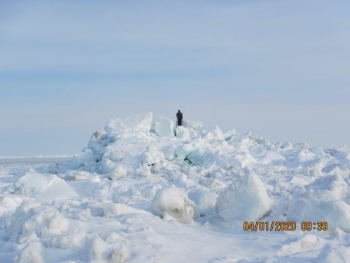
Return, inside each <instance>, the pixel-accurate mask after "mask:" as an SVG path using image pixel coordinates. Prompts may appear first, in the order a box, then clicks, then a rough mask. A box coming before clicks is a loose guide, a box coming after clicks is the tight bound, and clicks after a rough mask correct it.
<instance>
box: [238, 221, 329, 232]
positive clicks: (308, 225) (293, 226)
mask: <svg viewBox="0 0 350 263" xmlns="http://www.w3.org/2000/svg"><path fill="white" fill-rule="evenodd" d="M300 229H301V231H311V230H317V231H327V229H328V223H327V222H326V221H318V222H311V221H302V222H301V223H300ZM243 230H244V231H296V230H297V223H296V222H295V221H276V222H275V221H272V222H264V221H258V222H253V221H251V222H247V221H245V222H244V223H243Z"/></svg>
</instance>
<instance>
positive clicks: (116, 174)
mask: <svg viewBox="0 0 350 263" xmlns="http://www.w3.org/2000/svg"><path fill="white" fill-rule="evenodd" d="M126 174H127V173H126V170H125V168H124V166H123V165H121V164H117V165H116V166H115V167H114V168H113V170H112V171H111V172H110V174H109V178H111V179H113V180H118V179H120V178H123V177H125V176H126Z"/></svg>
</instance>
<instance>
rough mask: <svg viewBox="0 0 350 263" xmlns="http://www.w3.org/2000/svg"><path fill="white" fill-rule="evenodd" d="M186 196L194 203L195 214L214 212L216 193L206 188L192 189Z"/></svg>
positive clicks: (201, 214) (202, 214)
mask: <svg viewBox="0 0 350 263" xmlns="http://www.w3.org/2000/svg"><path fill="white" fill-rule="evenodd" d="M188 197H189V198H190V199H191V200H192V201H193V202H194V203H195V205H196V208H197V216H205V215H208V214H211V213H213V212H215V205H216V199H217V198H218V195H217V194H215V193H212V192H210V191H207V190H194V191H192V192H191V193H190V194H189V195H188Z"/></svg>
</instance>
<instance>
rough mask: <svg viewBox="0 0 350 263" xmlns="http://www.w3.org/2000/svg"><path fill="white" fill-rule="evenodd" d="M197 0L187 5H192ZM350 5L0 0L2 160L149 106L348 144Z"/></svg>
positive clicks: (280, 135)
mask: <svg viewBox="0 0 350 263" xmlns="http://www.w3.org/2000/svg"><path fill="white" fill-rule="evenodd" d="M189 2H190V3H189ZM349 11H350V3H349V1H316V0H315V1H312V0H310V1H196V0H195V1H147V3H146V2H145V1H133V0H132V1H98V2H97V1H65V0H63V1H1V3H0V155H36V154H74V153H77V152H79V151H80V149H81V148H82V147H84V146H85V145H86V144H87V141H88V140H89V138H90V136H91V134H92V133H93V132H94V131H96V130H98V129H101V128H103V127H104V124H105V123H106V122H107V120H108V119H109V118H111V117H124V116H129V115H133V114H138V113H141V112H145V111H152V112H153V113H154V114H155V115H156V116H157V115H163V116H165V117H169V118H173V119H175V113H176V111H177V110H178V109H181V110H182V111H183V112H184V117H185V118H187V119H193V120H201V121H202V122H203V123H204V125H205V128H206V129H207V130H210V129H212V128H213V126H214V125H215V124H217V125H218V126H219V127H220V128H221V129H222V130H224V131H226V130H229V129H231V128H235V129H236V130H237V131H238V132H240V133H245V132H247V131H251V132H253V133H256V134H259V135H260V136H263V137H265V138H267V139H269V140H270V141H282V142H283V141H291V142H293V143H296V142H302V141H306V142H308V143H309V144H310V145H312V146H321V147H324V148H331V147H335V146H337V145H339V144H341V143H346V144H348V145H350V122H349V114H348V113H349V112H350V104H349V101H350V62H349V61H350V45H349V43H350V18H349V16H348V14H349Z"/></svg>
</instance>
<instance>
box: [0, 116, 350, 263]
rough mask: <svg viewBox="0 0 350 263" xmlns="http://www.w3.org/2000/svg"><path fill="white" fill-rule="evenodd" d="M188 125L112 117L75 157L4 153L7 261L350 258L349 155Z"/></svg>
mask: <svg viewBox="0 0 350 263" xmlns="http://www.w3.org/2000/svg"><path fill="white" fill-rule="evenodd" d="M183 124H184V125H183V126H182V127H176V128H175V127H174V122H172V121H171V120H169V119H167V118H164V117H158V118H155V120H153V116H152V113H145V114H140V115H137V116H132V117H128V118H124V119H121V118H117V119H111V120H110V121H108V123H107V124H106V126H105V128H104V129H101V130H100V131H97V132H95V133H94V134H93V135H92V137H91V139H90V141H89V142H88V145H87V147H86V148H84V149H83V151H82V152H81V153H78V154H76V155H75V156H73V157H69V158H68V157H62V156H61V157H58V156H57V157H56V158H55V157H47V158H45V157H40V158H35V157H30V158H27V159H26V158H23V157H21V158H14V157H2V158H0V189H1V190H0V262H23V263H24V262H54V263H55V262H70V263H73V262H211V263H214V262H215V263H216V262H226V263H228V262H239V263H247V262H315V263H316V262H328V263H331V262H332V263H333V262H350V188H349V184H350V179H349V163H350V149H349V148H347V147H346V146H345V145H342V146H340V147H336V148H333V149H322V148H320V147H309V145H308V144H307V143H298V144H292V143H290V142H284V143H282V142H273V143H271V142H269V141H268V140H267V139H265V138H261V137H260V136H258V135H256V134H252V133H246V134H244V135H241V134H239V133H237V132H236V131H235V130H234V129H232V130H230V131H228V132H225V133H224V132H222V131H221V130H220V128H219V127H217V126H216V127H214V129H213V130H212V131H209V132H207V131H205V130H203V124H202V123H201V122H199V121H187V120H184V121H183ZM48 162H52V163H51V164H48ZM244 221H249V222H250V221H253V222H256V221H263V222H269V224H271V222H277V221H295V222H296V225H297V229H296V231H244V230H243V228H242V226H243V222H244ZM302 221H310V222H318V221H322V222H323V221H326V222H328V230H327V231H318V230H313V229H310V231H302V230H301V227H300V226H301V222H302Z"/></svg>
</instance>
